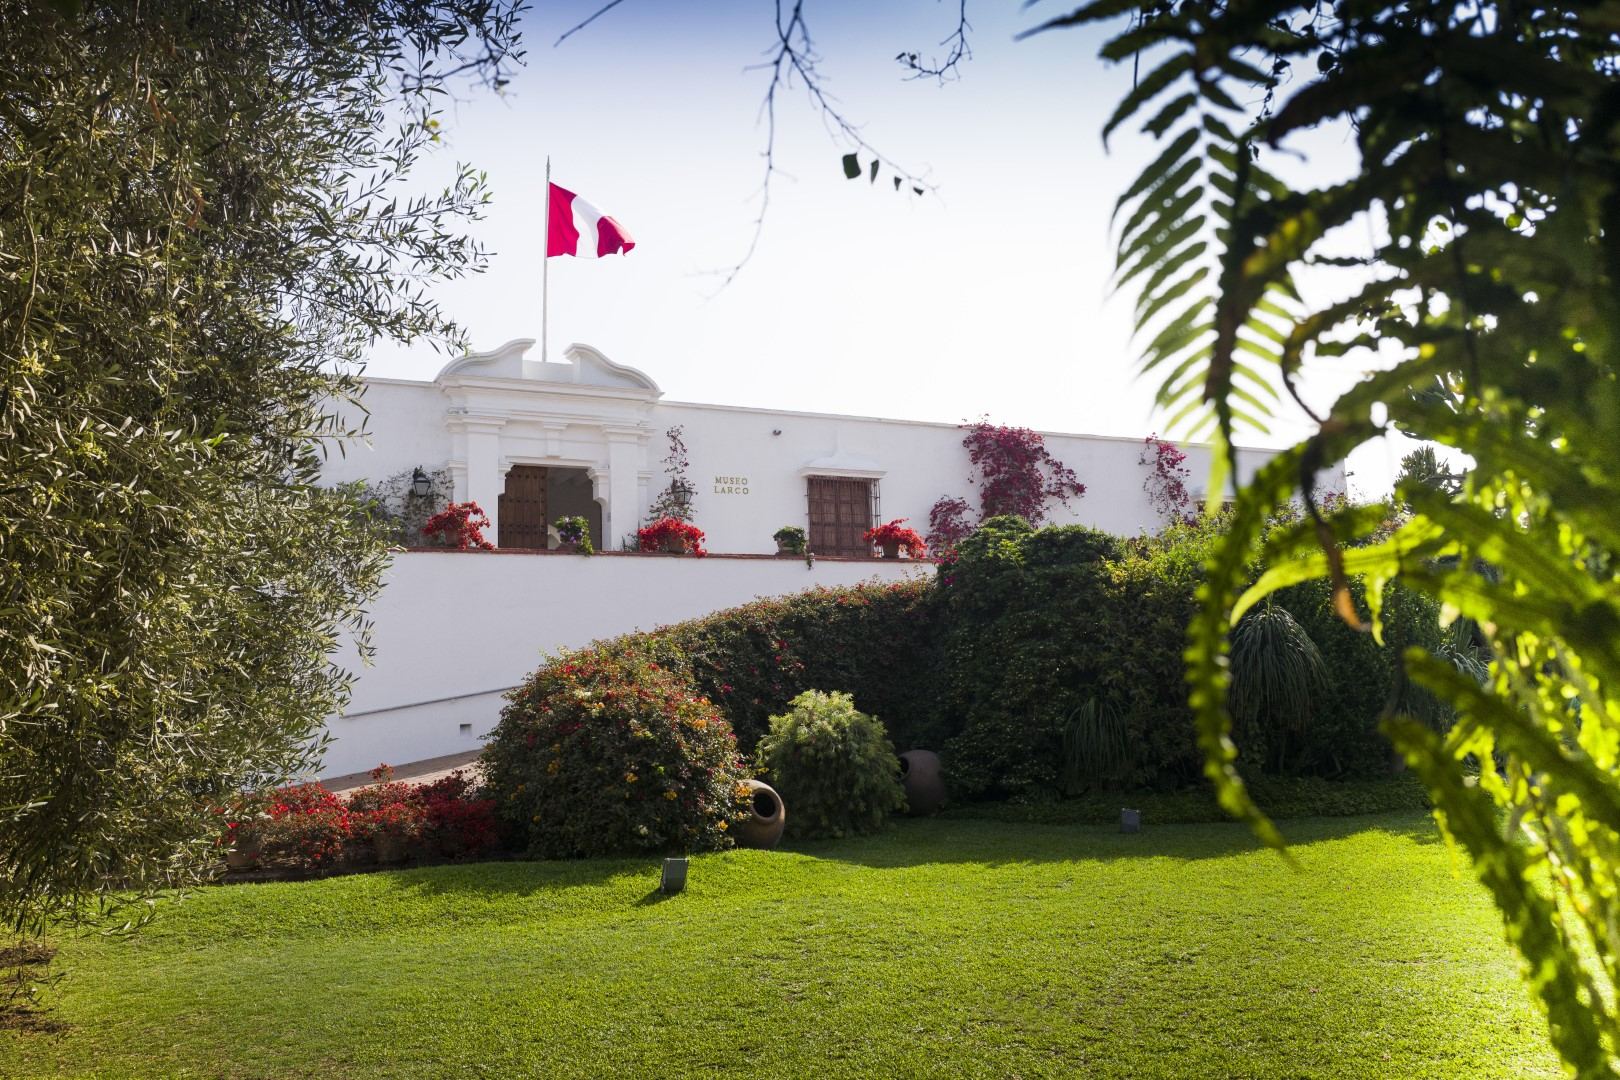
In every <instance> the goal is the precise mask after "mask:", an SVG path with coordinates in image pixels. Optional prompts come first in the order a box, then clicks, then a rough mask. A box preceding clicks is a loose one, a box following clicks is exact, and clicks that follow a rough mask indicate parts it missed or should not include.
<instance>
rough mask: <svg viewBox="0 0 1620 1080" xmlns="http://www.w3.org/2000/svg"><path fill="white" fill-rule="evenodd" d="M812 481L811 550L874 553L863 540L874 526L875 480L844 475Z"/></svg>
mask: <svg viewBox="0 0 1620 1080" xmlns="http://www.w3.org/2000/svg"><path fill="white" fill-rule="evenodd" d="M808 480H809V491H808V493H809V497H810V550H811V551H813V552H815V553H816V554H817V555H853V556H857V557H858V556H863V555H870V554H872V545H871V544H868V543H867V542H866V541H864V540H862V539H861V537H862V536H863V535H865V533H866V530H868V529H870V528H871V527H872V481H870V480H858V479H852V478H850V477H845V476H812V477H809V478H808Z"/></svg>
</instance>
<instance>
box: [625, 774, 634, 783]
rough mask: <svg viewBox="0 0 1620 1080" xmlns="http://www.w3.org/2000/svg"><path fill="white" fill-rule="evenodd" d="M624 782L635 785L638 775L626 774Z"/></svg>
mask: <svg viewBox="0 0 1620 1080" xmlns="http://www.w3.org/2000/svg"><path fill="white" fill-rule="evenodd" d="M624 782H625V783H627V784H633V783H635V782H636V774H635V773H633V772H627V773H625V774H624Z"/></svg>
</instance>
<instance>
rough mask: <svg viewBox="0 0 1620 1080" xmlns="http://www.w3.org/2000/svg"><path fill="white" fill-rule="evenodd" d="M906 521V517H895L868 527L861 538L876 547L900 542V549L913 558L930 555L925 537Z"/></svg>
mask: <svg viewBox="0 0 1620 1080" xmlns="http://www.w3.org/2000/svg"><path fill="white" fill-rule="evenodd" d="M905 523H906V519H905V518H895V519H894V520H893V521H891V522H889V523H888V524H886V525H878V526H875V527H874V528H870V529H867V530H866V534H865V535H864V536H862V537H861V539H862V540H864V541H866V542H867V543H868V544H872V545H873V546H875V547H884V546H885V545H888V544H898V545H899V546H900V550H901V551H903V552H905V553H906V554H907V555H909V556H911V557H912V558H913V559H926V558H927V557H928V545H926V544H924V543H923V538H922V537H920V536H918V535H917V533H916V532H915V531H914V530H912V529H908V528H906V527H905Z"/></svg>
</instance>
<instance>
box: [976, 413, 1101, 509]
mask: <svg viewBox="0 0 1620 1080" xmlns="http://www.w3.org/2000/svg"><path fill="white" fill-rule="evenodd" d="M967 429H968V433H967V437H966V438H964V439H963V440H962V445H963V446H965V447H967V450H968V460H969V461H971V462H972V463H973V468H974V470H975V471H976V473H977V476H976V477H974V480H975V481H976V482H977V483H978V485H979V507H980V510H981V512H982V513H983V516H984V517H986V518H992V517H995V516H997V515H998V514H1016V515H1018V516H1019V517H1021V518H1023V519H1024V520H1025V521H1027V522H1029V523H1030V524H1031V525H1039V524H1040V523H1041V522H1042V521H1044V520H1045V519H1046V506H1047V503H1048V502H1050V501H1052V500H1054V499H1055V500H1057V501H1058V502H1059V503H1062V504H1063V505H1064V506H1068V505H1069V500H1070V499H1072V498H1075V497H1076V496H1079V495H1084V494H1085V493H1086V485H1084V484H1082V483H1081V482H1080V478H1079V477H1078V476H1076V475H1075V473H1074V470H1073V469H1071V468H1069V467H1068V466H1067V465H1065V464H1063V462H1061V461H1059V460H1058V459H1057V458H1055V457H1053V456H1052V454H1051V452H1050V451H1048V450H1047V449H1046V439H1045V438H1043V437H1042V436H1041V435H1040V434H1039V433H1038V432H1034V431H1031V430H1030V429H1029V428H1019V427H1006V426H1004V425H1000V424H992V423H991V422H990V419H989V418H988V417H980V418H979V419H978V420H976V421H974V422H973V423H971V424H969V425H967Z"/></svg>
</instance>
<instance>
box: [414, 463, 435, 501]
mask: <svg viewBox="0 0 1620 1080" xmlns="http://www.w3.org/2000/svg"><path fill="white" fill-rule="evenodd" d="M411 494H412V495H415V496H416V497H417V498H418V499H425V498H427V497H428V496H429V495H431V494H433V478H432V477H430V476H429V475H428V474H427V473H425V472H423V471H422V467H421V466H420V465H418V466H417V467H416V470H415V471H414V472H412V473H411Z"/></svg>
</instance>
